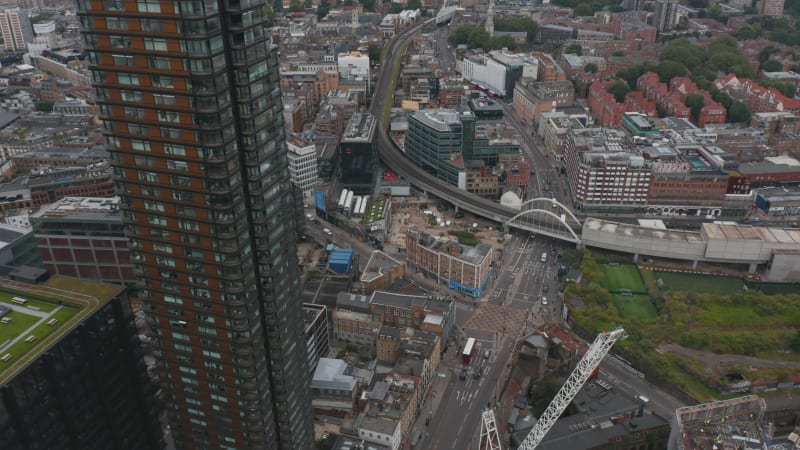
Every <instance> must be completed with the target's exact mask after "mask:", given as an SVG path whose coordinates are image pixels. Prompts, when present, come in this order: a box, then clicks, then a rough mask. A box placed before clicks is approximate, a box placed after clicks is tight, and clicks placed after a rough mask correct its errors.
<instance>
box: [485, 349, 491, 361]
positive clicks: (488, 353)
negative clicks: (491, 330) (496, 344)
mask: <svg viewBox="0 0 800 450" xmlns="http://www.w3.org/2000/svg"><path fill="white" fill-rule="evenodd" d="M491 355H492V351H491V350H485V351H484V352H483V359H489V357H490V356H491Z"/></svg>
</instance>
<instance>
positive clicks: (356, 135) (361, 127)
mask: <svg viewBox="0 0 800 450" xmlns="http://www.w3.org/2000/svg"><path fill="white" fill-rule="evenodd" d="M374 135H375V117H374V116H373V115H372V114H368V113H355V114H353V117H351V118H350V120H349V121H348V122H347V126H346V127H345V130H344V134H343V135H342V142H372V140H373V136H374Z"/></svg>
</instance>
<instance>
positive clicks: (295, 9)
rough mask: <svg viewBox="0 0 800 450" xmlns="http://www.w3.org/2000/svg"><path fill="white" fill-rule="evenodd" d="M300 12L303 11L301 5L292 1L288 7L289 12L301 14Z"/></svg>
mask: <svg viewBox="0 0 800 450" xmlns="http://www.w3.org/2000/svg"><path fill="white" fill-rule="evenodd" d="M301 11H303V4H302V3H300V2H297V1H294V2H292V4H291V5H290V6H289V12H293V13H295V12H301Z"/></svg>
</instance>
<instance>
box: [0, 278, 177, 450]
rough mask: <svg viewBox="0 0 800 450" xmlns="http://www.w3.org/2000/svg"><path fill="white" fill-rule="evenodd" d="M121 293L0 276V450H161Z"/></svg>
mask: <svg viewBox="0 0 800 450" xmlns="http://www.w3.org/2000/svg"><path fill="white" fill-rule="evenodd" d="M154 390H155V388H154V387H153V386H152V385H151V384H150V383H149V381H148V380H147V374H146V372H145V364H144V357H143V354H142V352H141V349H140V347H139V341H138V339H137V338H136V328H135V327H134V325H133V314H132V312H131V310H130V308H129V307H128V302H127V301H126V297H125V293H124V291H123V288H122V287H121V286H116V285H109V284H102V283H97V282H91V281H84V280H79V279H76V278H69V277H60V276H58V277H53V278H50V279H49V280H48V281H47V282H45V283H43V284H38V285H30V284H27V283H23V282H20V281H11V280H7V279H5V278H3V279H0V443H2V445H0V447H2V448H3V450H31V449H36V448H38V449H60V450H107V449H115V450H141V449H153V450H155V449H160V448H164V445H163V442H162V439H161V436H162V433H161V427H160V424H159V422H158V411H157V409H156V406H155V395H154V392H153V391H154Z"/></svg>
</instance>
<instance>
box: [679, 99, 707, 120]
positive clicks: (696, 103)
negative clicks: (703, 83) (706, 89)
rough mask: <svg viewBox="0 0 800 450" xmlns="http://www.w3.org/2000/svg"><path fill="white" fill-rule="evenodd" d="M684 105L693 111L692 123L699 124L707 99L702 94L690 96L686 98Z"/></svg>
mask: <svg viewBox="0 0 800 450" xmlns="http://www.w3.org/2000/svg"><path fill="white" fill-rule="evenodd" d="M684 103H685V104H686V106H688V107H689V108H690V109H691V110H692V121H694V122H697V118H698V117H700V110H701V109H703V106H704V105H705V104H706V99H705V97H703V96H702V95H700V94H689V95H687V96H686V100H685V102H684Z"/></svg>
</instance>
